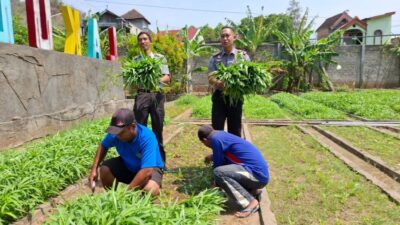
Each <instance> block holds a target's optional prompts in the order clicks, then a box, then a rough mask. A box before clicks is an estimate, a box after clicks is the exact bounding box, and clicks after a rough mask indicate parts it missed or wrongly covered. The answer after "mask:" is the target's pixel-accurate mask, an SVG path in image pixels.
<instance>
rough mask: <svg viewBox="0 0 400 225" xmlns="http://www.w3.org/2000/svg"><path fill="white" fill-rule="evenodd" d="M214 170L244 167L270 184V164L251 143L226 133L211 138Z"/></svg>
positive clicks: (213, 135)
mask: <svg viewBox="0 0 400 225" xmlns="http://www.w3.org/2000/svg"><path fill="white" fill-rule="evenodd" d="M211 148H212V150H213V162H214V168H215V167H218V166H222V165H229V164H238V165H242V166H243V167H244V168H245V169H246V170H247V171H249V172H250V173H251V174H252V175H253V176H254V177H255V178H257V180H258V181H260V182H262V183H265V184H266V183H268V181H269V172H268V164H267V162H266V161H265V160H264V158H263V156H262V155H261V152H260V151H259V150H258V149H257V148H256V147H255V146H254V145H253V144H251V143H250V142H248V141H246V140H244V139H242V138H240V137H238V136H236V135H233V134H230V133H228V132H225V131H215V132H214V133H213V134H212V136H211Z"/></svg>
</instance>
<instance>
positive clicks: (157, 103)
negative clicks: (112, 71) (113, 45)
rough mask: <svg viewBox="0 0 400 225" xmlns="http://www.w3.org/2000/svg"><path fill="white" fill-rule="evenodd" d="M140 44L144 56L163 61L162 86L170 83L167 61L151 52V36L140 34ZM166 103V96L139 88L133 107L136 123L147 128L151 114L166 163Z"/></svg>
mask: <svg viewBox="0 0 400 225" xmlns="http://www.w3.org/2000/svg"><path fill="white" fill-rule="evenodd" d="M137 40H138V44H139V47H140V49H141V51H142V52H143V54H144V55H146V56H148V57H151V58H156V59H162V63H163V65H162V67H161V73H162V74H163V75H162V77H161V78H160V85H161V86H163V84H164V83H168V82H169V81H170V75H169V69H168V65H167V60H166V59H165V57H164V56H163V55H161V54H157V53H153V52H152V50H151V36H150V34H149V33H147V32H144V31H142V32H140V33H139V34H138V36H137ZM141 59H142V56H141V55H139V56H137V57H136V58H135V60H136V61H140V60H141ZM164 102H165V96H164V94H163V93H161V92H151V91H150V90H146V89H141V88H140V87H139V89H138V94H137V96H136V98H135V105H134V106H133V112H134V113H135V117H136V121H137V122H138V123H140V124H143V125H145V126H147V120H148V117H149V114H150V117H151V127H152V130H153V132H154V134H155V135H156V137H157V140H158V144H159V148H160V153H161V157H162V159H163V161H164V163H165V160H166V157H165V151H164V145H163V134H162V133H163V127H164V116H165V110H164Z"/></svg>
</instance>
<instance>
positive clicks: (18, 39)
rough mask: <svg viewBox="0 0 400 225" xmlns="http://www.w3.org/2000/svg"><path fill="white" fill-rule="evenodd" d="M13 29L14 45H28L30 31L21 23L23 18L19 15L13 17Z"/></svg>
mask: <svg viewBox="0 0 400 225" xmlns="http://www.w3.org/2000/svg"><path fill="white" fill-rule="evenodd" d="M13 28H14V43H15V44H18V45H27V44H28V29H27V28H26V26H24V25H23V24H22V23H21V17H20V16H19V15H14V16H13Z"/></svg>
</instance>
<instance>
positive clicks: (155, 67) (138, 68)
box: [122, 57, 162, 91]
mask: <svg viewBox="0 0 400 225" xmlns="http://www.w3.org/2000/svg"><path fill="white" fill-rule="evenodd" d="M161 65H162V61H161V59H156V58H151V57H142V59H141V60H140V61H139V62H137V61H136V60H135V59H128V60H127V61H125V62H124V63H123V65H122V77H123V79H124V82H125V86H127V87H135V88H140V89H145V90H150V91H159V90H160V78H161V76H162V73H161Z"/></svg>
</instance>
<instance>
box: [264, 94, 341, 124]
mask: <svg viewBox="0 0 400 225" xmlns="http://www.w3.org/2000/svg"><path fill="white" fill-rule="evenodd" d="M271 100H272V101H274V102H276V103H277V104H278V105H279V106H281V107H283V108H286V109H288V110H290V111H291V112H293V113H296V114H298V115H299V116H301V117H302V118H304V119H336V120H344V119H346V115H345V114H344V113H342V112H340V111H338V110H335V109H332V108H329V107H326V106H324V105H322V104H319V103H316V102H313V101H310V100H307V99H304V98H300V97H297V96H295V95H292V94H289V93H284V92H282V93H279V94H275V95H273V96H272V97H271Z"/></svg>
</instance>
